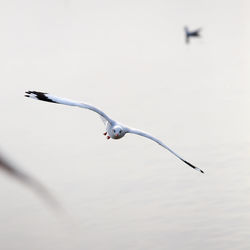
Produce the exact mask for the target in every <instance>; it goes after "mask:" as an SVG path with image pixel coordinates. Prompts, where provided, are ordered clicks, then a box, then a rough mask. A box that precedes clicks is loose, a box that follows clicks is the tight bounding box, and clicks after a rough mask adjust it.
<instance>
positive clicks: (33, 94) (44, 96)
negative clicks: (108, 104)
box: [25, 91, 114, 124]
mask: <svg viewBox="0 0 250 250" xmlns="http://www.w3.org/2000/svg"><path fill="white" fill-rule="evenodd" d="M25 93H26V95H25V96H26V97H30V98H33V99H37V100H41V101H45V102H53V103H58V104H64V105H69V106H76V107H80V108H84V109H89V110H92V111H94V112H96V113H97V114H99V115H100V116H102V117H103V118H104V119H105V120H106V121H108V122H109V123H110V124H113V123H114V121H113V120H112V119H111V118H109V117H108V116H107V115H106V114H105V113H104V112H103V111H101V110H100V109H98V108H96V107H94V106H92V105H90V104H86V103H82V102H77V101H72V100H69V99H65V98H61V97H57V96H53V95H50V94H48V93H43V92H38V91H26V92H25Z"/></svg>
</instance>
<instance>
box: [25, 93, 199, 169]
mask: <svg viewBox="0 0 250 250" xmlns="http://www.w3.org/2000/svg"><path fill="white" fill-rule="evenodd" d="M25 96H26V97H30V98H33V99H37V100H41V101H46V102H53V103H58V104H64V105H69V106H76V107H80V108H85V109H89V110H92V111H94V112H96V113H97V114H99V115H100V116H101V118H102V120H103V121H104V123H105V124H106V132H105V133H104V134H105V135H106V134H107V138H108V139H109V138H112V139H120V138H122V137H123V136H124V135H125V134H127V133H132V134H136V135H140V136H143V137H146V138H148V139H150V140H152V141H155V142H156V143H158V144H159V145H160V146H162V147H164V148H165V149H167V150H168V151H169V152H171V153H172V154H174V155H175V156H176V157H178V158H179V159H180V160H182V161H183V162H185V163H186V164H187V165H189V166H190V167H192V168H193V169H195V170H197V171H200V172H201V173H204V172H203V171H202V170H201V169H200V168H198V167H195V166H194V165H192V164H191V163H189V162H187V161H186V160H184V159H183V158H182V157H180V156H179V155H178V154H176V153H175V152H174V151H172V150H171V149H170V148H169V147H168V146H166V145H165V144H164V143H163V142H161V141H160V140H158V139H157V138H155V137H153V136H152V135H150V134H148V133H145V132H143V131H141V130H138V129H133V128H129V127H128V126H125V125H122V124H121V123H119V122H117V121H115V120H113V119H111V118H110V117H109V116H107V115H106V114H105V113H104V112H103V111H101V110H100V109H98V108H96V107H94V106H92V105H90V104H86V103H82V102H77V101H72V100H68V99H65V98H60V97H57V96H53V95H50V94H48V93H43V92H37V91H27V92H26V95H25Z"/></svg>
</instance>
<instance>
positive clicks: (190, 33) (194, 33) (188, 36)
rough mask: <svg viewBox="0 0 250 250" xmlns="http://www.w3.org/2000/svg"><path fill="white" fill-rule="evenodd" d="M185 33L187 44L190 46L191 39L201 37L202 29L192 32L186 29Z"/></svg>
mask: <svg viewBox="0 0 250 250" xmlns="http://www.w3.org/2000/svg"><path fill="white" fill-rule="evenodd" d="M184 31H185V35H186V36H185V37H186V43H187V44H188V43H189V39H190V37H200V32H201V29H197V30H194V31H190V30H188V27H184Z"/></svg>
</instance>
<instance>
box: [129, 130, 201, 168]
mask: <svg viewBox="0 0 250 250" xmlns="http://www.w3.org/2000/svg"><path fill="white" fill-rule="evenodd" d="M127 133H132V134H136V135H140V136H143V137H146V138H148V139H150V140H152V141H154V142H156V143H158V144H159V145H160V146H162V147H164V148H165V149H167V150H168V151H169V152H171V153H172V154H174V155H175V156H176V157H178V158H179V159H180V160H182V161H183V162H185V163H186V164H187V165H188V166H190V167H191V168H193V169H195V170H197V171H200V172H201V173H204V172H203V170H201V169H200V168H197V167H195V166H194V165H192V164H191V163H189V162H188V161H186V160H184V159H183V158H182V157H180V156H179V155H178V154H176V153H175V152H174V151H173V150H172V149H170V148H169V147H168V146H167V145H165V144H164V143H163V142H161V141H160V140H159V139H157V138H155V137H153V136H152V135H150V134H147V133H145V132H143V131H141V130H138V129H132V128H127Z"/></svg>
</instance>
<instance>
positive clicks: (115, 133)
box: [110, 125, 126, 139]
mask: <svg viewBox="0 0 250 250" xmlns="http://www.w3.org/2000/svg"><path fill="white" fill-rule="evenodd" d="M125 134H126V132H125V130H124V129H123V128H122V127H121V126H118V125H116V126H113V127H112V128H111V131H110V137H111V138H113V139H120V138H122V137H123V136H124V135H125Z"/></svg>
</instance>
